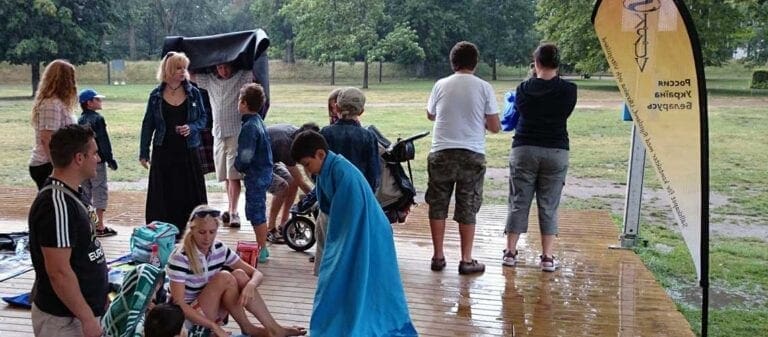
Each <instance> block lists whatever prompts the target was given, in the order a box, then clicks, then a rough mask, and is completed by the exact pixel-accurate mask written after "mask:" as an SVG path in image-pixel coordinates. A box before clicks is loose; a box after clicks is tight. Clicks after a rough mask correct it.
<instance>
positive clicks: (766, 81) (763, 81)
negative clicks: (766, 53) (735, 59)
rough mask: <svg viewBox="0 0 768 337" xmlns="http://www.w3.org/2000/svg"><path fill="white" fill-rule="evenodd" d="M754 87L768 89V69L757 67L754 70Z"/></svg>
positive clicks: (751, 86)
mask: <svg viewBox="0 0 768 337" xmlns="http://www.w3.org/2000/svg"><path fill="white" fill-rule="evenodd" d="M749 87H750V88H752V89H768V69H757V70H755V71H753V72H752V85H750V86H749Z"/></svg>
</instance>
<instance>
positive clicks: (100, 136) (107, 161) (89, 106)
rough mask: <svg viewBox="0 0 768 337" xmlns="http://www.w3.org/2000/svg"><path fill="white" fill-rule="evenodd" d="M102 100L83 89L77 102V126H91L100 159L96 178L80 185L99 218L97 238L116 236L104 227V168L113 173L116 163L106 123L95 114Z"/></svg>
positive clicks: (105, 172) (107, 192) (105, 197)
mask: <svg viewBox="0 0 768 337" xmlns="http://www.w3.org/2000/svg"><path fill="white" fill-rule="evenodd" d="M102 98H106V96H103V95H99V93H98V92H96V90H93V89H85V90H83V91H81V92H80V94H79V95H78V100H79V102H80V107H81V108H83V113H82V114H81V115H80V118H79V119H78V120H77V124H80V125H90V126H91V129H92V130H93V132H94V133H95V134H96V145H97V146H98V148H99V158H101V162H99V164H98V165H97V166H96V177H93V178H91V179H88V180H86V181H84V182H83V184H82V188H83V194H84V195H85V198H86V199H88V200H90V201H91V204H92V205H93V207H94V208H96V215H97V216H98V217H99V220H98V223H97V224H96V236H98V237H106V236H113V235H117V231H115V230H114V229H112V228H109V227H107V226H104V211H106V209H107V200H108V194H109V190H108V188H107V168H106V166H109V168H111V169H112V170H113V171H115V170H117V161H115V158H114V157H113V156H112V144H111V143H110V141H109V134H107V123H106V122H105V121H104V117H103V116H102V115H101V114H99V113H98V112H96V110H101V99H102Z"/></svg>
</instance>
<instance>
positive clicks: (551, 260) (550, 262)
mask: <svg viewBox="0 0 768 337" xmlns="http://www.w3.org/2000/svg"><path fill="white" fill-rule="evenodd" d="M539 258H540V259H541V262H539V266H541V270H542V271H549V272H552V271H555V270H556V269H557V268H560V262H558V261H557V259H555V256H554V255H553V256H546V255H539Z"/></svg>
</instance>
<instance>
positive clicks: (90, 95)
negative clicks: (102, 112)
mask: <svg viewBox="0 0 768 337" xmlns="http://www.w3.org/2000/svg"><path fill="white" fill-rule="evenodd" d="M106 97H107V96H104V95H99V93H98V92H96V90H93V89H85V90H83V91H81V92H80V95H78V98H79V99H80V104H83V103H85V102H88V101H90V100H92V99H94V98H106Z"/></svg>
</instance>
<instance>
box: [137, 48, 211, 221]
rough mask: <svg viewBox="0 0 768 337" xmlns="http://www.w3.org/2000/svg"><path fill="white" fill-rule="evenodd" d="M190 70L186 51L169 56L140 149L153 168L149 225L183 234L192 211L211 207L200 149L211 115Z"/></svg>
mask: <svg viewBox="0 0 768 337" xmlns="http://www.w3.org/2000/svg"><path fill="white" fill-rule="evenodd" d="M187 66H189V59H188V58H187V56H186V55H184V53H176V52H169V53H168V54H166V55H165V57H164V58H163V61H162V63H161V64H160V67H159V69H158V71H157V79H158V81H160V82H161V83H160V85H158V86H157V87H156V88H155V89H154V90H152V93H151V94H149V102H148V103H147V111H146V113H145V114H144V120H143V121H142V123H141V144H140V147H139V161H140V162H141V165H142V166H144V168H148V169H149V186H148V190H147V204H146V214H145V217H146V221H147V223H150V222H152V221H164V222H168V223H172V224H174V225H176V227H178V228H179V233H180V234H181V233H184V229H185V227H186V218H187V215H189V214H190V212H192V209H194V208H195V207H196V206H197V205H200V204H206V203H208V198H207V196H206V191H205V179H204V178H203V171H202V169H201V167H200V158H199V157H198V151H197V149H198V147H200V145H201V140H200V130H201V129H203V128H204V127H205V125H206V124H205V123H206V119H207V117H206V113H205V107H204V105H203V99H202V96H201V95H200V91H198V90H197V88H195V87H194V86H192V85H191V84H190V82H189V72H188V71H187ZM150 141H151V143H152V154H151V157H150V151H149V144H150ZM150 158H151V159H150ZM150 163H151V165H150Z"/></svg>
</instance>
